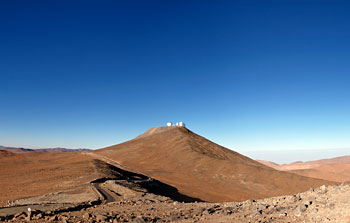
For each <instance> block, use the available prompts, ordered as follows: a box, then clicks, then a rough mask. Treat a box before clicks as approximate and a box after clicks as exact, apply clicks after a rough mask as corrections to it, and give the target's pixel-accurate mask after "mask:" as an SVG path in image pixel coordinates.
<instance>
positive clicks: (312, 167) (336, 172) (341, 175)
mask: <svg viewBox="0 0 350 223" xmlns="http://www.w3.org/2000/svg"><path fill="white" fill-rule="evenodd" d="M274 168H275V169H277V170H281V171H288V172H291V173H296V174H299V175H302V176H307V177H313V178H318V179H324V180H330V181H335V182H345V181H350V156H341V157H335V158H331V159H322V160H314V161H309V162H298V163H291V164H284V165H279V166H276V167H274Z"/></svg>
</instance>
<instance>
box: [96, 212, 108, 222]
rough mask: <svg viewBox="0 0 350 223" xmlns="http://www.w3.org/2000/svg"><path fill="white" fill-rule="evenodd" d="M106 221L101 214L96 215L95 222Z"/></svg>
mask: <svg viewBox="0 0 350 223" xmlns="http://www.w3.org/2000/svg"><path fill="white" fill-rule="evenodd" d="M106 219H107V217H106V216H104V215H101V214H98V215H96V221H98V222H105V221H106Z"/></svg>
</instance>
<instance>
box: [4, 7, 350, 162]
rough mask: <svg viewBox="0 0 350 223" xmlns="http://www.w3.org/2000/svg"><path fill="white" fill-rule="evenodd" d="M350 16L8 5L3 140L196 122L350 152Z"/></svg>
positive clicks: (307, 11)
mask: <svg viewBox="0 0 350 223" xmlns="http://www.w3.org/2000/svg"><path fill="white" fill-rule="evenodd" d="M349 12H350V3H347V1H316V0H315V1H313V0H305V1H298V0H293V1H287V0H283V1H205V0H198V1H188V0H186V1H179V0H176V1H164V0H160V1H151V0H150V1H144V0H142V1H133V0H131V1H114V0H113V1H112V0H111V1H86V0H85V1H65V0H60V1H58V0H57V1H35V0H33V1H24V0H23V1H16V0H11V1H1V2H0V34H1V35H0V145H7V146H22V147H29V148H41V147H68V148H91V149H96V148H101V147H104V146H109V145H113V144H117V143H120V142H123V141H126V140H128V139H131V138H133V137H135V136H136V135H138V134H140V133H142V132H143V131H145V130H147V129H148V128H150V127H153V126H160V125H164V124H165V123H166V122H167V121H173V122H176V121H184V122H185V123H186V124H187V125H188V127H189V129H191V130H193V131H194V132H196V133H198V134H200V135H202V136H204V137H207V138H209V139H210V140H212V141H215V142H217V143H219V144H221V145H223V146H226V147H228V148H231V149H233V150H236V151H238V152H241V153H243V154H247V155H249V156H251V157H253V158H264V159H267V160H268V159H269V158H271V159H272V160H273V161H277V162H284V161H285V160H287V158H289V159H292V158H293V159H294V158H295V159H297V160H301V159H304V158H305V156H304V155H305V154H303V153H302V152H301V153H300V154H301V155H298V156H296V155H295V156H293V152H289V153H288V151H293V150H298V151H299V152H300V151H303V150H305V151H307V150H308V151H318V152H320V151H321V153H322V155H323V156H327V155H337V154H333V153H332V152H329V151H333V152H334V151H335V150H334V149H336V148H343V149H341V150H342V151H343V153H345V154H346V153H349V152H348V151H349V150H347V149H344V148H350V101H349V99H350V87H349V86H350V13H349ZM320 149H324V150H320ZM326 149H327V150H326ZM332 149H333V150H332ZM265 151H266V152H265ZM268 151H270V153H269V152H268ZM271 151H273V154H281V155H279V157H275V158H272V156H270V155H269V154H271ZM327 151H328V152H327ZM312 153H315V152H312ZM259 154H260V155H259ZM261 154H262V155H261ZM286 154H287V155H286ZM294 154H296V153H294ZM271 159H270V160H271Z"/></svg>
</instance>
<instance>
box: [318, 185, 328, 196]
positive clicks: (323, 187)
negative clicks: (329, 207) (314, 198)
mask: <svg viewBox="0 0 350 223" xmlns="http://www.w3.org/2000/svg"><path fill="white" fill-rule="evenodd" d="M318 193H319V194H325V193H327V187H326V186H325V185H322V186H321V187H320V188H319V191H318Z"/></svg>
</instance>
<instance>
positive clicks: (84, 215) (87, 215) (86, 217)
mask: <svg viewBox="0 0 350 223" xmlns="http://www.w3.org/2000/svg"><path fill="white" fill-rule="evenodd" d="M83 218H84V219H89V218H91V214H90V213H88V212H86V213H84V214H83Z"/></svg>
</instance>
